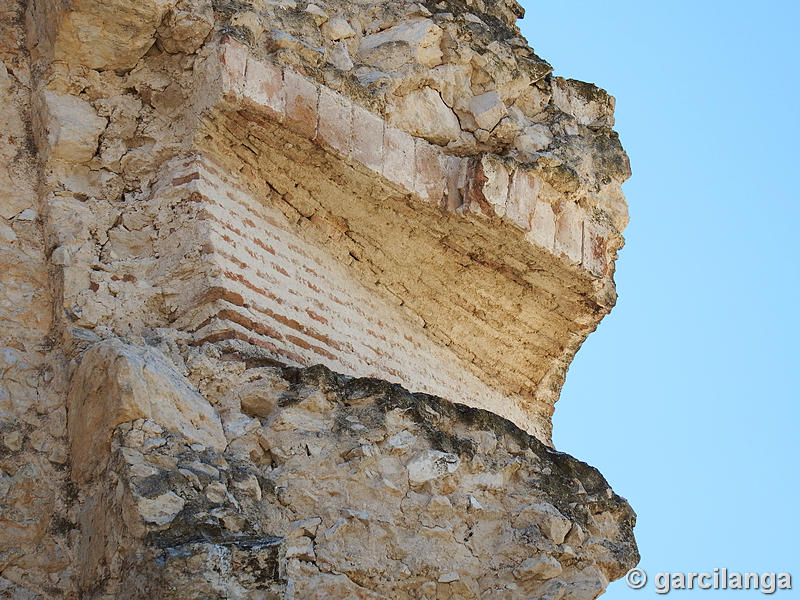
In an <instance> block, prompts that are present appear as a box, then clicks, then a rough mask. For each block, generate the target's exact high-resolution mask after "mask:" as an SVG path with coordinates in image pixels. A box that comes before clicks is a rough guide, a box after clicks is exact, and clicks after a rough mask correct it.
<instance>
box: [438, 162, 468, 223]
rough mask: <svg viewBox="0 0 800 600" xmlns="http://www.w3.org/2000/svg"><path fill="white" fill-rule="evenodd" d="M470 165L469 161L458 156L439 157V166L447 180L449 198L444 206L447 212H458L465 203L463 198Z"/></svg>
mask: <svg viewBox="0 0 800 600" xmlns="http://www.w3.org/2000/svg"><path fill="white" fill-rule="evenodd" d="M468 163H469V161H468V160H467V159H464V158H459V157H457V156H449V155H447V154H440V155H439V165H440V166H441V168H442V171H443V172H444V174H445V177H446V178H447V197H446V198H445V206H444V207H445V208H446V209H447V210H456V209H458V208H460V207H461V205H462V204H463V203H464V200H463V197H462V196H463V190H464V186H465V185H466V180H467V165H468Z"/></svg>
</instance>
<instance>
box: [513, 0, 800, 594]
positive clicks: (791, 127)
mask: <svg viewBox="0 0 800 600" xmlns="http://www.w3.org/2000/svg"><path fill="white" fill-rule="evenodd" d="M523 5H524V6H525V7H526V9H527V16H526V17H525V19H524V20H523V21H522V22H521V27H522V30H523V33H524V34H525V35H526V37H527V38H528V40H529V42H530V43H531V45H532V46H533V47H534V49H535V50H536V51H537V53H538V54H540V55H541V56H542V57H543V58H546V59H547V60H548V61H550V62H551V64H553V65H554V66H555V70H556V73H557V74H559V75H562V76H565V77H573V78H576V79H582V80H585V81H592V82H595V83H597V84H598V85H600V86H601V87H603V88H605V89H607V90H608V91H609V92H610V93H612V94H613V95H614V96H615V97H616V98H617V113H616V114H617V127H616V129H617V130H618V131H619V133H620V137H621V139H622V143H623V145H624V146H625V148H626V150H627V151H628V154H629V155H630V158H631V164H632V168H633V173H634V175H633V178H632V179H631V180H630V181H629V182H628V183H626V184H625V193H626V195H627V198H628V203H629V205H630V213H631V223H630V225H629V227H628V229H627V231H626V232H625V237H626V239H627V245H626V247H625V248H624V249H623V250H622V252H621V254H620V259H619V261H618V263H617V276H616V280H617V287H618V291H619V296H620V298H619V302H618V304H617V307H616V308H615V309H614V311H613V312H612V314H611V315H610V316H609V317H606V319H605V320H604V321H603V323H602V324H601V325H600V328H599V329H598V331H597V332H595V333H594V334H593V335H591V336H590V337H589V340H588V341H587V342H586V343H585V344H584V346H583V348H582V349H581V350H580V352H579V353H578V356H577V358H576V360H575V362H574V363H573V365H572V367H571V368H570V371H569V374H568V376H567V383H566V385H565V387H564V390H563V393H562V396H561V400H560V402H559V403H558V404H557V405H556V413H555V431H554V439H555V443H556V446H557V447H558V448H559V449H560V450H564V451H566V452H569V453H571V454H573V455H574V456H576V457H578V458H580V459H582V460H586V461H588V462H589V463H591V464H593V465H594V466H596V467H598V468H599V469H600V470H601V471H602V472H603V474H604V475H605V476H606V478H607V479H608V480H609V482H610V483H611V485H612V486H613V487H614V489H615V490H616V491H617V492H618V493H619V494H621V495H623V496H625V497H626V498H627V499H628V500H629V501H630V503H631V504H632V506H633V507H634V509H635V510H636V512H637V513H638V515H639V520H638V525H637V527H636V537H637V539H638V542H639V547H640V551H641V553H642V562H641V563H640V566H641V567H642V568H644V569H645V570H646V571H647V572H648V573H649V574H650V575H651V577H652V575H653V574H655V573H656V572H667V571H671V572H675V571H677V572H689V571H712V570H713V569H714V568H715V567H727V568H728V569H730V570H740V571H777V572H780V571H789V572H792V574H793V575H794V578H793V583H794V587H795V589H794V590H792V591H790V592H786V591H783V592H776V594H775V596H774V597H778V598H790V597H797V596H800V591H798V590H800V550H798V540H799V539H800V518H798V506H799V505H800V502H798V498H797V497H798V492H800V483H798V471H799V469H798V461H800V452H798V447H799V446H800V444H798V439H800V436H799V435H798V428H799V427H800V418H799V417H798V412H799V411H798V408H797V401H798V398H799V397H800V374H799V372H800V365H798V358H799V357H800V354H799V353H798V351H797V349H796V348H797V346H796V344H797V343H798V340H799V339H800V325H798V315H797V312H798V297H800V268H798V258H800V235H799V234H800V197H799V196H800V194H798V191H797V174H798V172H800V168H798V162H800V156H799V154H800V153H798V151H797V148H798V143H799V142H800V110H798V102H799V100H800V83H799V81H798V76H799V75H800V50H798V38H800V36H798V33H797V28H798V24H800V3H792V2H777V1H774V2H770V1H764V2H760V3H752V2H737V1H736V0H733V1H729V2H702V1H694V2H687V1H683V0H677V1H672V2H642V1H637V2H623V1H618V0H604V1H602V2H598V1H597V0H593V1H570V0H563V1H559V2H540V1H537V2H534V1H530V0H529V1H524V0H523ZM675 595H677V596H679V597H684V596H690V595H693V596H699V597H720V596H723V595H727V596H735V597H737V598H756V597H760V598H763V597H764V596H763V595H762V594H761V593H760V592H757V591H751V592H731V591H727V592H724V591H723V592H708V591H701V590H695V591H684V592H672V593H671V594H670V597H672V596H675ZM607 597H609V598H613V599H615V600H616V599H618V598H619V599H623V600H624V599H627V598H631V599H633V598H640V599H641V598H645V597H656V594H655V591H654V589H653V587H652V586H651V585H648V586H647V587H646V588H645V589H644V590H641V591H633V590H629V589H628V588H627V586H626V585H625V583H624V582H623V581H620V582H617V583H615V584H612V586H611V587H610V588H609V592H608V596H607Z"/></svg>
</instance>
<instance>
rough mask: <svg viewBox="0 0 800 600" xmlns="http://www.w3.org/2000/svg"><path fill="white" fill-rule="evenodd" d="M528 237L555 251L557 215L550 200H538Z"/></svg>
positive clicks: (546, 248) (529, 239)
mask: <svg viewBox="0 0 800 600" xmlns="http://www.w3.org/2000/svg"><path fill="white" fill-rule="evenodd" d="M525 237H526V239H527V240H528V241H530V242H532V243H534V244H536V245H537V246H540V247H542V248H544V249H545V250H548V251H549V252H553V250H554V247H555V242H556V216H555V214H554V213H553V207H552V206H551V205H550V203H549V202H542V201H537V202H536V203H535V204H534V208H533V216H532V217H531V230H530V232H529V233H528V234H527V235H526V236H525Z"/></svg>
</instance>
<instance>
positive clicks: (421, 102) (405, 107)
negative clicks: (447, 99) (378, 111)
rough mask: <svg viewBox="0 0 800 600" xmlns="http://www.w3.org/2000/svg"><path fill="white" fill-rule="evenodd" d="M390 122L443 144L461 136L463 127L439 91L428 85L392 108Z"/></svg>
mask: <svg viewBox="0 0 800 600" xmlns="http://www.w3.org/2000/svg"><path fill="white" fill-rule="evenodd" d="M388 116H389V121H390V122H391V123H392V124H393V125H394V126H395V127H399V128H400V129H402V130H404V131H406V132H408V133H410V134H412V135H415V136H419V137H423V138H425V139H426V140H428V141H429V142H433V143H434V144H439V145H441V146H444V145H447V144H448V143H450V142H452V141H455V140H457V139H458V137H459V135H460V134H461V126H460V125H459V122H458V118H457V117H456V115H455V113H454V112H453V111H452V110H451V109H450V107H449V106H447V105H446V104H445V103H444V101H443V100H442V97H441V96H440V95H439V92H437V91H436V90H434V89H432V88H430V87H428V86H425V87H422V88H420V89H418V90H413V91H412V92H409V93H408V94H406V95H405V96H403V97H401V98H400V99H398V100H397V102H396V103H395V104H394V105H393V106H391V107H390V108H389V112H388Z"/></svg>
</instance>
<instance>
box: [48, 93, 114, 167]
mask: <svg viewBox="0 0 800 600" xmlns="http://www.w3.org/2000/svg"><path fill="white" fill-rule="evenodd" d="M46 99H47V114H48V117H49V118H48V121H47V136H48V140H47V141H48V143H49V144H50V149H51V150H50V156H51V158H56V159H63V160H69V161H71V162H88V161H89V160H91V158H92V157H93V156H94V154H95V152H96V151H97V143H98V139H99V138H100V134H101V133H102V132H103V130H104V129H105V127H106V124H107V123H108V120H107V119H106V118H105V117H101V116H99V115H98V114H97V111H96V110H95V109H94V108H93V107H92V105H91V104H89V103H88V102H86V101H85V100H81V99H80V98H78V97H77V96H73V95H71V94H62V93H58V92H47V94H46Z"/></svg>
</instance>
